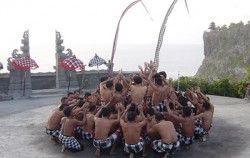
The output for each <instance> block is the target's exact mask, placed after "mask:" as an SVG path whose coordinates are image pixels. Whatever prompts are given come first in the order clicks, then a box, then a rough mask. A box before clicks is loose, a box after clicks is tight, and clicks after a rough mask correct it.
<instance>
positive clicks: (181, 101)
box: [178, 96, 188, 106]
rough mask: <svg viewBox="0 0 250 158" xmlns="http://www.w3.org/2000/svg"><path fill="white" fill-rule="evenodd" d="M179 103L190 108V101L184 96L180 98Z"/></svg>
mask: <svg viewBox="0 0 250 158" xmlns="http://www.w3.org/2000/svg"><path fill="white" fill-rule="evenodd" d="M178 102H179V103H180V104H181V105H182V106H188V104H187V102H188V100H187V98H185V97H184V96H180V97H179V98H178Z"/></svg>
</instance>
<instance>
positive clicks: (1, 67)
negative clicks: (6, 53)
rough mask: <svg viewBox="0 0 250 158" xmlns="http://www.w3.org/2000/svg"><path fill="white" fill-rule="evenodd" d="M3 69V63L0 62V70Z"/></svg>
mask: <svg viewBox="0 0 250 158" xmlns="http://www.w3.org/2000/svg"><path fill="white" fill-rule="evenodd" d="M1 69H3V64H2V63H1V62H0V70H1Z"/></svg>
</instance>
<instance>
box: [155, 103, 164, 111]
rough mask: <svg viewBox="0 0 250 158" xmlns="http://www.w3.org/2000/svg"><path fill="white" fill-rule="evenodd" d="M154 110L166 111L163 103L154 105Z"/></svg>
mask: <svg viewBox="0 0 250 158" xmlns="http://www.w3.org/2000/svg"><path fill="white" fill-rule="evenodd" d="M156 111H158V112H164V111H166V106H165V105H164V104H163V103H159V104H158V105H156Z"/></svg>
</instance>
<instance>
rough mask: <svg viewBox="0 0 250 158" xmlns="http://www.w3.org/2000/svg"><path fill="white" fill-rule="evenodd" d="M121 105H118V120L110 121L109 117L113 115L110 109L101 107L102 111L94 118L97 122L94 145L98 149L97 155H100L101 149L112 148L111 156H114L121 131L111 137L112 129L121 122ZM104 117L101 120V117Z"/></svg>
mask: <svg viewBox="0 0 250 158" xmlns="http://www.w3.org/2000/svg"><path fill="white" fill-rule="evenodd" d="M121 106H122V105H121V104H119V105H117V111H118V116H117V119H109V115H110V114H111V111H110V108H109V107H101V108H100V110H99V111H98V112H97V113H96V115H95V117H94V121H95V138H94V140H93V145H94V147H95V148H96V152H95V155H96V156H99V155H100V149H101V148H102V149H106V148H109V147H111V146H112V148H111V150H110V154H114V150H115V147H116V140H117V138H118V137H119V136H120V131H118V130H117V131H116V132H115V133H113V134H111V135H109V133H110V131H111V127H113V126H114V125H115V124H119V122H120V117H121V113H120V109H121ZM100 114H101V115H102V117H101V118H99V115H100Z"/></svg>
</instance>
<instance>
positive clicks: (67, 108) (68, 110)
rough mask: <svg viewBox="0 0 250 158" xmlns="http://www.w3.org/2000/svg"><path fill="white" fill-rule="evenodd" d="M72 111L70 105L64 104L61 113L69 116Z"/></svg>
mask: <svg viewBox="0 0 250 158" xmlns="http://www.w3.org/2000/svg"><path fill="white" fill-rule="evenodd" d="M71 111H72V107H71V106H66V107H64V108H63V113H64V115H65V116H66V117H69V116H70V113H71Z"/></svg>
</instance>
